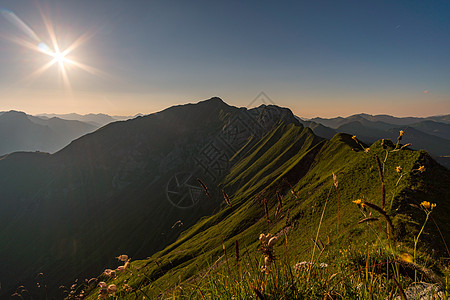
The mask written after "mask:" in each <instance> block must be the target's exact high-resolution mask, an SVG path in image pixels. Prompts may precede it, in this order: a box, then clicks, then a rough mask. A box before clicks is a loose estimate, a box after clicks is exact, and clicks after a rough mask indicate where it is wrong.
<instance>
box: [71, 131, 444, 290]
mask: <svg viewBox="0 0 450 300" xmlns="http://www.w3.org/2000/svg"><path fill="white" fill-rule="evenodd" d="M404 138H405V139H407V137H404ZM395 149H396V148H395V145H394V144H392V143H389V142H388V141H385V142H384V143H383V144H381V142H380V141H378V142H376V143H375V144H373V145H371V146H370V151H369V152H366V151H362V148H361V146H360V144H358V143H356V142H355V140H353V139H352V137H351V136H350V135H347V134H337V135H336V136H335V137H333V138H332V139H331V140H323V139H320V138H317V137H315V136H314V135H312V134H311V131H310V129H308V128H304V127H302V126H300V125H298V124H293V123H292V124H281V125H279V126H278V127H276V128H274V129H273V130H272V131H271V132H269V133H267V134H266V135H265V136H264V137H263V138H262V139H261V140H259V141H258V142H257V143H256V144H255V145H253V146H252V147H246V148H244V149H243V150H242V151H243V153H242V157H241V158H238V159H236V161H235V162H234V163H233V167H232V168H231V170H230V172H229V173H228V174H227V176H226V177H225V178H224V179H223V180H222V181H221V182H220V184H219V185H217V186H215V185H208V191H209V192H210V193H211V194H212V196H211V199H212V200H213V201H221V200H222V199H223V197H222V196H221V195H220V190H221V189H222V188H223V189H224V190H225V191H226V192H227V193H228V195H229V198H230V204H229V205H227V204H226V203H225V201H223V200H222V202H223V203H222V206H221V209H220V211H218V212H216V213H215V214H213V215H211V216H209V217H205V218H202V219H201V220H200V221H199V222H198V223H197V224H195V225H194V226H192V227H191V228H189V229H187V230H185V231H184V232H183V233H182V234H181V236H180V237H179V238H178V239H177V241H176V242H174V243H173V244H171V245H169V246H168V247H166V248H165V249H163V250H161V251H159V252H157V253H156V254H154V255H152V256H151V257H149V258H147V259H144V260H136V261H134V262H132V263H131V266H130V267H129V270H128V271H126V272H124V273H117V275H116V277H114V278H108V277H106V276H105V275H101V276H99V278H98V280H99V281H106V282H107V284H112V283H114V284H116V285H117V287H119V295H121V296H120V297H121V298H126V297H128V298H126V299H133V297H135V296H137V295H145V296H146V297H149V298H157V297H162V298H171V297H172V296H173V297H177V298H180V299H183V298H184V297H187V298H198V299H205V298H206V299H214V298H217V297H219V296H220V297H225V298H226V299H229V298H232V297H237V298H240V297H242V298H249V297H255V296H257V293H256V292H255V289H256V290H259V292H260V294H261V297H262V298H261V297H260V296H258V298H260V299H263V298H264V297H267V298H271V297H275V295H278V296H279V295H280V294H283V295H287V294H289V295H291V296H290V297H292V298H295V299H297V297H298V299H302V297H305V294H300V295H297V296H296V297H294V296H292V295H295V293H296V292H295V291H291V292H290V290H289V286H291V285H292V284H295V285H297V284H298V285H300V283H298V282H295V276H294V277H290V276H291V275H287V277H289V278H294V279H293V280H294V282H291V283H284V284H286V285H283V286H278V287H277V286H276V283H274V286H272V287H270V288H269V287H267V291H264V290H261V288H262V286H264V282H266V283H267V281H268V280H275V278H272V277H271V276H270V274H269V276H265V275H264V273H261V271H259V270H260V268H261V267H262V266H264V259H263V256H262V255H261V252H260V250H258V249H260V245H261V243H260V242H259V241H258V237H259V236H260V234H261V233H268V232H270V233H272V234H274V235H275V234H277V233H278V236H279V240H281V241H282V242H279V243H278V244H279V246H278V247H275V249H274V251H275V253H276V254H277V255H276V257H275V259H278V260H279V264H282V265H284V268H285V269H284V272H285V275H286V274H289V271H287V270H286V267H287V268H292V266H293V265H295V264H296V263H298V262H301V261H308V260H309V259H311V257H310V256H311V251H312V249H313V248H314V245H315V243H314V240H315V237H316V233H317V230H318V228H319V226H321V230H320V234H319V236H318V237H319V240H318V242H317V243H320V244H322V246H321V247H322V248H323V250H322V252H320V253H321V254H322V258H321V260H322V261H325V263H326V264H327V265H329V266H330V269H331V268H333V269H332V270H336V268H338V267H339V266H338V265H337V264H338V263H337V262H338V261H339V258H338V257H340V256H341V255H342V257H344V255H343V254H342V253H344V252H347V251H354V250H355V249H361V248H362V249H365V248H367V247H368V246H365V245H368V244H370V245H372V241H374V247H375V249H376V250H374V251H376V253H379V252H380V251H382V249H381V248H379V247H380V245H377V243H376V239H377V237H376V234H374V232H372V231H371V230H370V228H371V226H370V225H368V224H362V225H361V224H358V221H359V220H361V219H363V218H364V217H365V215H366V217H367V213H368V211H367V210H358V207H357V206H356V205H355V204H354V203H352V200H356V199H358V198H363V199H365V200H366V201H369V202H372V203H376V204H377V205H379V206H380V207H381V205H382V204H381V196H380V182H379V170H378V167H377V163H376V160H375V154H378V155H379V156H380V157H384V156H385V153H386V151H388V152H389V153H390V154H389V160H386V163H385V165H384V168H385V173H384V176H385V177H384V178H385V182H386V191H387V201H386V207H387V208H386V209H387V211H389V215H391V219H392V220H393V223H394V224H395V225H394V226H395V231H394V233H393V235H394V236H395V238H396V239H398V240H399V242H400V244H399V245H398V247H401V248H398V249H397V251H405V252H410V251H411V248H410V247H411V243H412V240H413V238H414V236H416V235H417V234H418V232H419V230H420V226H419V224H420V222H423V219H424V215H423V213H422V212H421V211H420V209H418V208H414V207H412V206H411V205H413V206H416V207H418V205H419V204H420V203H421V202H422V201H425V200H426V201H430V202H432V203H436V204H437V207H439V210H438V209H436V210H435V211H433V219H434V221H435V222H436V225H437V226H438V227H439V228H440V230H441V231H440V233H439V231H437V230H436V227H435V226H434V225H429V226H427V227H426V232H427V234H426V236H425V237H423V243H421V245H420V249H421V250H422V251H425V252H426V251H431V249H434V250H433V251H436V252H437V253H439V255H440V256H448V255H449V253H447V249H446V246H445V243H448V241H449V237H450V231H449V228H448V226H446V224H447V222H448V213H449V212H450V207H449V203H448V199H450V198H449V196H450V191H449V190H448V185H449V184H450V172H449V171H448V170H446V169H445V168H443V167H442V166H440V165H439V164H437V163H436V162H435V161H434V160H433V159H432V158H431V157H430V156H429V155H428V154H427V153H426V152H424V151H414V150H409V149H405V148H404V149H402V150H401V151H398V150H395ZM397 149H399V148H397ZM399 165H400V166H401V167H402V170H403V171H402V172H404V175H401V176H402V180H399V177H400V174H399V173H397V172H396V171H395V170H396V166H399ZM421 166H423V167H424V168H425V169H424V170H425V171H424V172H423V171H419V170H418V168H419V167H421ZM422 170H423V169H422ZM333 173H334V174H336V175H337V178H336V181H333V176H332V174H333ZM397 181H398V182H399V184H398V186H396V182H397ZM335 184H336V185H338V187H335ZM277 194H279V195H280V196H281V198H282V204H281V206H280V200H279V199H278V200H277V198H278V197H277ZM264 203H267V207H268V210H267V211H266V209H265V207H264V206H265V205H264ZM327 205H328V206H327ZM265 211H266V212H265ZM323 212H324V213H325V214H324V218H323V221H321V214H322V213H323ZM421 213H422V214H421ZM371 215H372V213H371ZM372 216H376V217H380V216H379V215H378V214H377V213H376V212H375V211H374V214H373V215H372ZM180 220H181V221H182V222H183V219H180ZM268 220H269V222H268ZM319 224H320V225H319ZM378 225H380V226H381V225H382V222H378V223H376V225H375V228H378ZM372 230H373V228H372ZM377 231H378V230H377ZM375 233H376V231H375ZM379 234H381V237H382V238H384V237H383V234H382V233H379ZM441 234H442V236H441ZM391 238H392V237H391ZM443 238H444V240H443ZM236 241H237V243H238V244H236ZM236 245H238V246H236ZM237 247H238V248H237ZM236 249H238V250H239V252H240V253H241V255H242V258H241V259H242V265H240V264H239V263H236V262H235V260H236V251H237V250H236ZM319 249H320V248H319ZM339 249H340V250H341V252H339V253H341V254H339V256H336V251H338V250H339ZM324 250H325V251H324ZM124 251H125V250H124ZM317 251H319V250H317ZM359 251H361V250H359ZM383 251H385V250H383ZM121 253H122V252H121ZM123 253H128V254H130V253H129V252H123ZM358 253H359V252H358ZM396 253H397V255H398V253H400V252H396ZM118 254H120V253H117V255H118ZM319 255H320V254H319ZM350 255H352V254H350ZM364 255H365V254H364V253H362V259H363V262H364V259H365V258H364ZM371 255H373V254H371ZM377 256H379V254H378V255H377V254H375V257H374V259H375V260H376V257H377ZM132 257H133V258H134V256H133V255H132ZM136 258H139V257H136ZM285 259H286V260H287V261H285ZM342 259H343V258H342ZM353 259H357V255H356V254H354V258H353ZM276 261H277V260H275V262H276ZM244 262H245V265H244ZM353 262H354V263H358V262H357V261H353ZM119 263H120V262H119ZM252 264H256V266H251V265H252ZM117 265H118V263H117V262H113V263H111V264H109V265H106V266H105V269H106V268H115V267H116V266H117ZM363 266H364V265H363ZM363 266H362V267H363ZM352 267H353V268H354V267H355V265H352ZM356 267H357V265H356ZM236 268H237V269H236ZM349 268H350V266H349ZM244 270H245V271H244ZM247 270H248V271H247ZM363 270H364V269H363ZM247 272H248V275H247ZM279 272H283V267H280V271H279ZM286 272H287V273H286ZM290 272H294V271H293V270H291V269H290ZM330 272H331V273H329V275H331V274H333V271H330ZM334 272H335V271H334ZM227 274H228V275H227ZM229 276H236V278H235V279H233V278H234V277H233V278H229ZM247 276H250V277H247ZM252 276H254V277H253V278H252ZM273 276H281V275H280V274H278V273H277V274H275V273H274V274H273ZM335 276H336V274H335V275H334V276H332V277H335ZM269 278H270V279H269ZM80 279H82V278H80ZM220 280H223V282H219V281H220ZM236 280H239V281H241V284H239V282H237V281H236ZM342 280H343V279H342ZM246 282H248V284H249V285H250V286H248V285H245V283H246ZM124 284H126V286H127V288H125V285H124ZM278 284H281V282H279V283H278ZM392 284H393V283H392ZM260 286H261V287H260ZM353 288H355V287H353ZM81 289H83V290H86V289H87V291H88V292H87V293H88V294H89V292H90V293H91V294H90V295H88V296H87V298H86V299H96V298H97V295H98V288H96V287H95V286H91V287H89V286H85V285H84V284H81V285H78V286H77V287H76V288H74V289H73V293H75V294H76V293H79V292H80V290H81ZM128 289H130V291H131V290H133V291H134V292H135V293H131V292H130V291H128ZM127 291H128V292H127ZM388 292H389V291H388ZM216 293H219V294H216ZM271 293H275V294H271ZM278 293H279V294H278ZM317 293H318V294H313V295H312V296H311V297H313V298H314V297H316V298H318V299H319V298H320V299H323V298H324V295H323V294H321V293H323V291H320V292H317ZM127 295H128V296H127ZM238 295H240V296H238ZM264 295H265V296H264ZM375 298H378V296H375ZM289 299H290V298H289ZM343 299H346V297H343ZM359 299H366V298H364V297H362V298H359Z"/></svg>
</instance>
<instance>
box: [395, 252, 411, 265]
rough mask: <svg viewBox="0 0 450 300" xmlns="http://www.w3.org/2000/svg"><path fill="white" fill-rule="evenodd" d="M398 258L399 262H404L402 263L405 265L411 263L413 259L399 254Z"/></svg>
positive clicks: (405, 254)
mask: <svg viewBox="0 0 450 300" xmlns="http://www.w3.org/2000/svg"><path fill="white" fill-rule="evenodd" d="M398 258H399V259H400V260H402V261H404V262H407V263H412V262H413V257H412V256H411V255H410V254H408V253H402V254H400V255H399V256H398Z"/></svg>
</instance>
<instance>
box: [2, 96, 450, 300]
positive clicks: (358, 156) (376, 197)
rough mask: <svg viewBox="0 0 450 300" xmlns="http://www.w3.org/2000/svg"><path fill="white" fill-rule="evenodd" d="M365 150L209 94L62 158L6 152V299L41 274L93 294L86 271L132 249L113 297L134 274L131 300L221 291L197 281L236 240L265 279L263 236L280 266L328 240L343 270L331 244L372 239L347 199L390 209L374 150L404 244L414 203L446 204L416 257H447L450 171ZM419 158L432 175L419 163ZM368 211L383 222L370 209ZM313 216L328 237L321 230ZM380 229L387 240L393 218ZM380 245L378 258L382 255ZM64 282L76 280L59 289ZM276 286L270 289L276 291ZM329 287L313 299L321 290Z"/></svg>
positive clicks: (91, 138)
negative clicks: (273, 238) (273, 240)
mask: <svg viewBox="0 0 450 300" xmlns="http://www.w3.org/2000/svg"><path fill="white" fill-rule="evenodd" d="M397 135H398V132H397ZM403 141H405V142H407V141H408V135H406V136H405V137H404V139H403V140H402V142H403ZM366 147H367V146H366V145H362V144H359V143H357V141H356V140H354V139H352V137H351V135H348V134H337V135H335V136H334V137H333V138H332V139H330V140H325V139H323V138H320V137H318V136H316V135H314V134H313V132H312V130H311V129H310V128H306V127H304V126H302V125H301V124H300V123H299V122H298V120H297V119H296V118H295V117H294V116H293V115H292V113H291V112H290V111H289V110H288V109H283V108H279V107H276V106H264V105H263V106H261V107H258V108H255V109H251V110H247V109H244V108H236V107H232V106H229V105H227V104H226V103H224V102H223V101H222V100H221V99H219V98H212V99H209V100H206V101H202V102H199V103H197V104H188V105H182V106H175V107H171V108H169V109H166V110H164V111H161V112H159V113H156V114H152V115H149V116H145V117H138V118H136V119H133V120H128V121H123V122H115V123H111V124H109V125H107V126H104V127H102V128H101V129H99V130H97V131H96V132H93V133H91V134H88V135H85V136H83V137H81V138H79V139H77V140H75V141H73V142H72V143H71V144H70V145H68V146H67V147H65V148H64V149H62V150H61V151H59V152H57V153H55V154H45V153H13V154H11V155H6V156H3V157H0V190H2V192H3V193H2V194H0V205H1V207H0V212H1V214H2V216H1V217H2V218H0V222H1V224H0V226H1V228H4V230H2V231H1V232H0V248H1V249H0V251H1V253H2V258H1V259H2V261H1V262H2V265H3V266H4V268H2V269H1V270H0V278H1V282H2V286H3V289H2V291H0V292H1V293H2V294H0V297H2V298H7V297H8V296H9V295H11V294H12V293H13V292H14V291H17V290H16V288H17V286H19V285H20V284H23V285H24V286H25V287H26V288H27V290H28V292H29V293H31V294H32V295H33V297H35V298H39V295H43V294H44V290H43V289H42V288H38V287H36V280H39V281H40V282H41V283H42V280H43V279H45V282H46V285H47V288H48V293H49V294H50V295H51V297H56V298H61V297H63V296H68V295H71V298H75V296H76V297H78V298H87V299H97V296H98V288H96V287H95V284H94V285H88V284H87V281H85V279H88V278H91V277H93V276H94V277H95V276H98V274H101V273H102V272H103V271H104V270H105V269H107V268H116V267H117V265H118V263H117V260H116V259H115V257H117V256H118V255H121V254H127V255H129V256H130V257H131V258H132V259H133V261H132V263H131V266H130V267H129V269H127V271H126V272H123V273H120V274H117V276H116V277H114V278H108V277H106V276H105V275H100V276H99V277H98V280H100V281H101V280H103V281H106V282H107V283H108V284H111V283H115V284H117V286H119V287H120V291H119V293H120V296H119V298H124V297H125V296H126V295H127V293H128V292H126V291H125V290H124V288H123V286H124V284H125V283H126V284H128V285H129V286H130V289H133V290H134V293H131V292H130V295H129V298H130V299H134V297H137V296H144V295H145V297H147V298H151V299H152V298H156V297H160V296H164V297H165V298H167V297H171V296H172V295H173V296H176V297H178V296H179V298H183V297H189V295H191V296H195V297H194V298H196V297H198V298H203V297H204V296H205V295H207V296H206V298H212V299H214V298H217V295H214V293H215V292H214V290H211V287H210V286H209V285H208V284H209V283H210V282H217V280H216V279H215V278H216V277H212V279H211V280H212V281H206V282H202V279H201V278H204V277H205V276H207V275H208V276H221V275H220V274H225V273H226V272H229V271H227V269H226V268H229V267H230V266H229V265H228V264H227V263H226V262H227V261H230V260H231V259H232V257H233V255H235V254H234V250H233V249H234V248H235V247H236V244H235V242H236V241H238V246H237V247H238V248H239V251H240V253H241V255H242V257H243V258H242V259H243V261H244V257H245V262H246V263H248V264H250V265H251V264H256V267H253V271H251V272H250V271H249V274H253V275H252V276H255V280H257V281H259V280H262V277H261V276H263V277H264V276H265V275H264V273H261V272H260V267H261V259H262V258H263V257H262V256H261V253H260V251H259V250H258V248H260V242H259V241H258V237H259V236H260V234H261V233H268V232H270V233H272V234H277V233H278V234H279V239H280V240H281V241H283V242H280V243H279V245H278V246H277V247H276V248H275V250H274V251H276V252H275V253H276V256H275V259H281V257H283V261H285V267H284V268H285V270H287V269H286V266H287V267H288V268H291V267H292V266H293V265H295V264H296V263H298V262H300V261H308V259H310V256H311V251H312V249H315V247H314V245H316V244H322V248H323V249H322V251H321V252H320V253H321V255H322V257H321V259H322V260H323V261H325V262H326V263H327V264H329V265H330V270H336V268H338V267H339V265H336V264H335V261H336V260H337V261H339V260H340V258H339V257H340V254H339V255H336V253H339V252H337V251H339V250H342V251H344V250H345V251H350V250H351V249H355V248H360V249H361V248H364V247H365V245H368V244H370V245H372V244H371V242H372V241H376V240H377V234H374V230H373V228H372V229H370V228H371V227H368V226H369V225H368V224H363V225H360V224H358V221H359V220H361V219H362V218H364V217H367V214H368V212H367V210H365V211H364V210H359V209H358V207H357V206H356V205H355V204H354V203H352V201H353V200H356V199H358V198H359V199H361V198H363V199H365V200H367V201H369V202H372V203H375V204H377V205H379V206H381V205H382V204H381V197H380V181H379V170H378V166H377V163H376V160H375V154H378V155H379V156H380V157H382V158H384V157H385V156H386V153H389V155H388V159H386V162H385V163H384V169H385V172H384V178H385V182H386V191H387V193H386V196H387V197H386V211H387V212H388V214H389V215H390V218H391V219H392V220H393V224H394V226H395V231H394V232H393V233H392V234H393V236H395V238H396V239H398V241H399V246H401V248H399V250H398V251H400V250H401V251H405V252H411V241H412V240H413V239H414V236H416V235H417V234H418V232H419V230H420V222H423V219H424V215H423V214H421V211H420V210H419V209H417V208H413V207H412V206H411V205H416V206H417V205H419V204H420V203H421V202H422V201H424V200H426V201H430V202H432V203H436V204H437V206H438V208H439V209H436V210H435V211H433V220H434V222H436V225H437V226H439V228H440V232H439V231H438V230H437V229H436V227H435V226H433V223H428V225H427V227H426V228H425V234H424V235H423V237H422V238H421V243H420V244H419V250H420V251H421V253H422V254H421V255H423V253H426V252H430V251H431V249H434V251H435V252H436V255H438V256H439V257H442V256H447V255H448V253H447V249H446V247H445V241H447V244H448V240H449V237H450V232H449V230H450V229H449V228H448V226H446V224H447V223H448V221H449V220H448V213H449V212H450V211H449V210H450V206H449V205H448V203H447V202H448V199H450V192H449V190H448V185H449V184H450V174H449V171H448V170H446V169H445V168H443V167H442V166H440V165H439V164H437V163H436V162H435V161H434V160H433V159H432V158H431V157H430V156H429V155H428V154H427V153H426V152H424V151H414V150H410V149H409V148H402V150H399V149H400V148H399V147H397V148H395V145H394V144H392V143H390V142H388V141H387V140H386V141H385V142H383V144H381V142H380V141H377V142H376V143H375V144H373V145H371V146H370V151H368V152H366V151H363V148H366ZM383 161H384V160H383ZM397 166H401V168H402V170H403V171H402V172H403V173H402V174H399V173H397V172H396V171H395V170H396V167H397ZM422 166H423V167H424V168H425V170H426V171H425V172H423V169H422V171H418V168H419V167H422ZM333 173H334V174H336V176H337V178H336V181H333V176H332V174H333ZM400 176H401V178H400ZM197 178H198V179H200V181H201V184H204V185H205V187H206V188H207V190H208V196H207V195H206V194H205V191H204V188H202V187H201V184H200V182H199V181H198V180H197ZM400 179H401V180H400ZM397 181H398V185H396V182H397ZM337 182H338V183H337ZM334 184H336V185H338V188H335V187H334ZM222 190H224V191H225V192H226V193H227V194H228V195H229V204H226V203H224V200H223V199H224V196H223V194H222V193H223V192H222ZM280 199H281V200H280ZM265 207H267V209H266V208H265ZM322 213H323V220H322V219H321V215H322ZM370 216H375V217H378V218H380V216H379V214H378V213H377V212H376V211H373V215H372V212H371V215H370ZM319 224H320V226H321V230H320V234H319V235H318V237H319V240H320V242H319V241H318V240H317V239H315V237H316V233H317V232H318V228H319ZM375 224H376V225H375V226H376V227H375V228H379V229H377V230H376V231H375V232H378V235H379V238H380V239H384V238H385V233H383V232H385V231H382V230H381V228H384V227H382V226H385V223H384V222H383V221H378V222H377V223H375ZM282 230H286V232H284V231H282ZM283 236H284V237H283ZM391 238H392V237H391ZM312 240H315V241H316V242H312ZM24 245H27V246H26V247H24ZM374 245H375V246H376V244H374ZM376 247H377V248H374V249H376V250H373V251H374V253H375V251H385V250H383V249H381V248H379V246H376ZM325 249H326V251H325ZM317 251H318V250H317ZM282 253H284V254H283V255H282ZM286 253H289V255H287V254H286ZM376 253H378V252H376ZM362 255H363V257H364V254H362ZM372 255H373V253H372V254H371V255H370V256H371V257H372ZM374 257H377V255H375V256H374ZM421 259H422V258H421ZM262 263H263V264H264V259H263V262H262ZM354 263H355V264H356V263H359V262H358V261H357V260H355V261H354ZM243 266H244V264H243ZM353 267H355V266H353ZM348 269H349V270H351V268H350V267H348ZM208 270H209V271H208ZM213 270H217V272H218V273H215V272H213ZM255 270H257V271H255ZM40 272H42V273H43V275H40V277H39V278H37V277H36V274H38V273H40ZM214 274H215V275H214ZM226 274H229V273H226ZM330 275H331V274H330ZM239 276H242V274H241V275H239ZM246 276H247V275H246ZM381 276H382V275H381ZM75 278H77V279H78V281H77V282H76V283H75V285H73V288H72V289H71V288H70V286H71V283H72V282H73V281H74V279H75ZM266 278H267V277H266ZM241 279H242V278H241ZM223 280H226V276H225V277H223ZM93 281H95V280H93ZM233 282H234V281H233ZM255 282H256V281H255ZM205 284H206V285H205ZM260 284H261V283H258V284H257V285H256V287H258V286H259V285H260ZM389 284H392V282H390V283H389ZM60 285H65V286H67V287H69V288H67V290H66V292H65V293H64V290H65V289H64V288H63V289H58V288H57V287H58V286H60ZM233 288H234V287H233ZM253 288H255V286H253V283H252V287H248V288H246V289H244V290H245V291H244V290H243V291H242V293H245V295H247V296H246V297H247V298H249V297H254V295H255V294H254V293H255V292H254V291H253ZM258 289H259V287H258ZM281 289H283V290H284V288H281ZM81 290H83V291H84V292H83V296H80V295H79V293H81ZM226 290H228V288H225V289H224V290H223V291H224V292H225V291H226ZM287 290H289V289H287ZM198 291H200V292H198ZM275 291H277V290H270V289H268V290H266V291H264V293H265V294H266V295H267V297H269V298H270V295H271V293H274V292H275ZM68 292H71V294H67V293H68ZM184 292H186V293H187V294H185V295H184V296H183V293H184ZM278 292H279V293H281V290H278ZM278 292H276V293H278ZM180 293H181V294H180ZM203 293H204V294H205V295H203ZM226 293H230V291H228V292H226ZM323 293H324V292H323V290H320V291H317V295H316V296H319V297H320V298H321V299H323V298H324V294H323ZM86 295H87V296H86ZM177 295H178V296H177ZM202 295H203V296H202ZM227 295H228V296H226V298H231V297H232V296H233V295H231V294H227ZM85 296H86V297H85ZM125 298H126V297H125ZM244 298H245V297H244Z"/></svg>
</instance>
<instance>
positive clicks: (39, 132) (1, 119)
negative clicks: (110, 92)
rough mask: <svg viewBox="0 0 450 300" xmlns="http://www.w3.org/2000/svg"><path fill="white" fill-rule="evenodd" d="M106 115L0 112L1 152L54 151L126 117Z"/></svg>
mask: <svg viewBox="0 0 450 300" xmlns="http://www.w3.org/2000/svg"><path fill="white" fill-rule="evenodd" d="M129 118H130V117H125V116H114V117H111V116H108V115H105V114H88V115H78V114H66V115H56V114H45V115H38V116H32V115H28V114H26V113H24V112H19V111H13V110H12V111H7V112H0V141H1V143H0V155H3V154H7V153H11V152H16V151H41V152H49V153H53V152H56V151H58V150H60V149H62V148H63V147H65V146H67V145H68V144H69V143H70V142H71V141H73V140H75V139H77V138H79V137H81V136H83V135H85V134H87V133H90V132H93V131H95V130H96V129H98V128H100V127H101V126H104V125H106V124H108V123H111V122H115V121H118V120H124V119H129Z"/></svg>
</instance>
